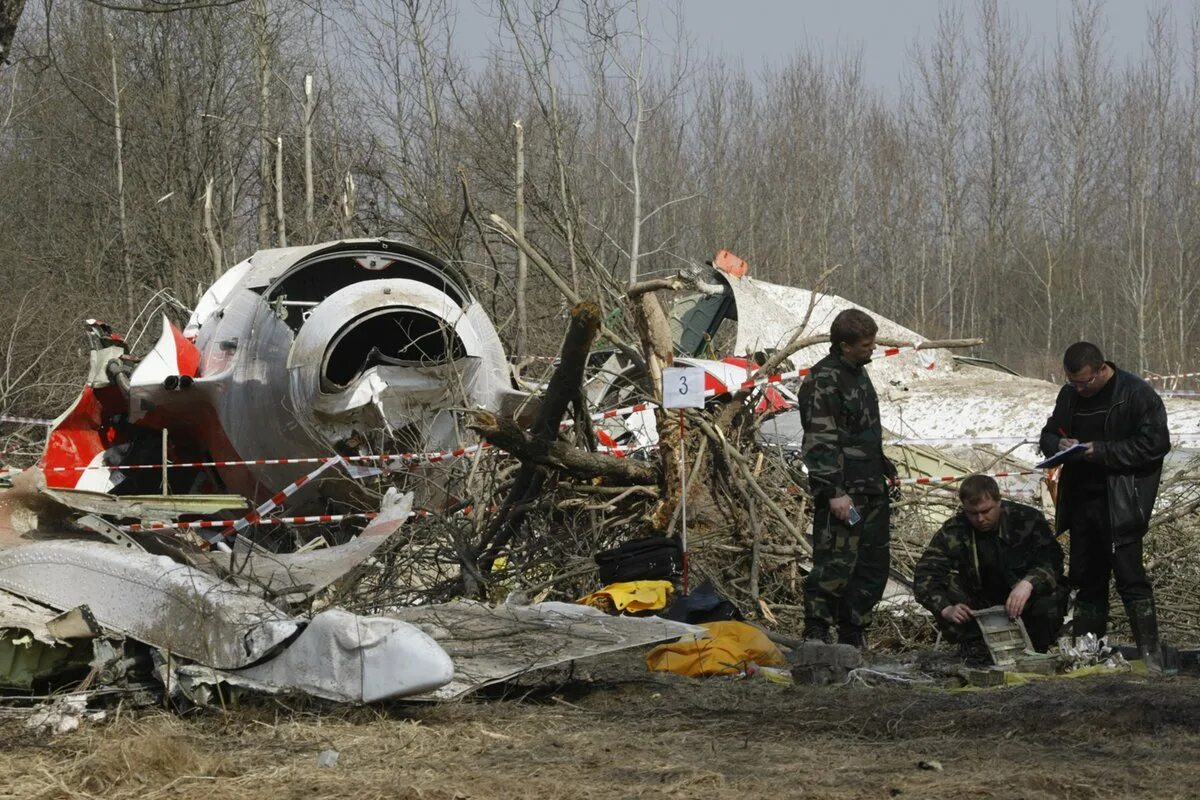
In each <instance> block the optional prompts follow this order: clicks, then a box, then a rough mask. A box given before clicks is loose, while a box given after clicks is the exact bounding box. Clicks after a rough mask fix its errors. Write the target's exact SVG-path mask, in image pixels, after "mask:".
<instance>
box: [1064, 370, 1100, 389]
mask: <svg viewBox="0 0 1200 800" xmlns="http://www.w3.org/2000/svg"><path fill="white" fill-rule="evenodd" d="M1099 377H1100V372H1099V371H1097V372H1096V374H1095V375H1093V376H1092V377H1090V378H1088V379H1087V380H1086V381H1073V380H1071V379H1070V378H1068V379H1067V384H1066V385H1067V386H1073V387H1074V388H1076V389H1086V388H1087V387H1089V386H1091V385H1092V384H1093V383H1095V382H1096V378H1099Z"/></svg>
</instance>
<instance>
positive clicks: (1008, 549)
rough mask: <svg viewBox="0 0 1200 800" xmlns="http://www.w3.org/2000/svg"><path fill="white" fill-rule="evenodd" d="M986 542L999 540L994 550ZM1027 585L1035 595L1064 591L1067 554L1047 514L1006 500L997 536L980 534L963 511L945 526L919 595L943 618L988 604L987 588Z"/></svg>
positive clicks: (922, 567)
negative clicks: (967, 605) (959, 606)
mask: <svg viewBox="0 0 1200 800" xmlns="http://www.w3.org/2000/svg"><path fill="white" fill-rule="evenodd" d="M986 537H999V539H998V541H997V540H993V541H994V542H995V547H990V546H989V547H985V545H990V544H991V542H985V538H986ZM989 553H990V554H994V555H996V556H997V557H998V562H997V561H992V559H991V558H989V555H988V554H989ZM994 570H998V571H1000V573H1001V574H999V575H998V574H995V572H993V571H994ZM985 573H986V574H985ZM1022 579H1024V580H1027V581H1029V582H1030V583H1032V584H1033V593H1034V594H1035V595H1039V594H1046V593H1049V592H1052V591H1054V590H1055V589H1056V588H1057V587H1059V586H1062V585H1063V584H1064V579H1063V553H1062V548H1061V547H1060V546H1059V544H1058V541H1057V540H1056V539H1055V538H1054V534H1053V533H1051V532H1050V524H1049V523H1048V522H1046V518H1045V517H1044V516H1042V512H1040V511H1038V510H1037V509H1036V508H1030V507H1029V506H1026V505H1021V504H1020V503H1014V502H1012V501H1010V500H1002V501H1000V523H999V525H998V526H997V528H996V530H994V531H988V532H979V531H976V530H975V529H974V528H972V527H971V525H970V523H969V522H967V518H966V515H964V514H963V513H962V512H961V511H960V512H958V513H957V514H955V515H954V516H953V517H951V518H950V519H948V520H946V522H945V523H943V525H942V527H941V528H939V529H938V532H937V533H935V534H934V535H933V539H932V540H931V541H930V542H929V545H928V546H927V547H926V548H925V552H924V553H922V554H921V558H920V560H919V561H918V562H917V568H916V571H915V572H914V573H913V593H914V594H915V595H916V598H917V602H918V603H920V604H921V605H923V606H925V608H927V609H929V611H930V612H931V613H933V614H934V616H937V615H938V614H940V613H941V610H942V609H943V608H945V607H946V606H949V605H954V604H955V603H959V602H968V601H969V600H970V599H973V598H980V599H982V597H983V595H985V594H986V592H985V585H987V584H992V585H994V584H996V583H1001V585H1003V586H1006V587H1012V586H1013V585H1015V584H1016V583H1017V582H1019V581H1020V580H1022Z"/></svg>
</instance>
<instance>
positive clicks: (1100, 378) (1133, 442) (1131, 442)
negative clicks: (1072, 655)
mask: <svg viewBox="0 0 1200 800" xmlns="http://www.w3.org/2000/svg"><path fill="white" fill-rule="evenodd" d="M1063 369H1064V371H1065V372H1066V375H1067V382H1066V384H1065V385H1064V386H1063V387H1062V390H1061V391H1059V393H1058V399H1057V401H1055V404H1054V413H1053V414H1051V415H1050V419H1049V420H1047V422H1046V427H1044V428H1043V429H1042V436H1041V449H1042V452H1043V453H1045V454H1046V455H1047V456H1051V455H1054V454H1055V453H1058V452H1060V451H1062V450H1066V449H1068V448H1070V447H1072V446H1073V445H1075V444H1077V443H1079V444H1083V445H1086V448H1085V449H1084V450H1083V451H1082V452H1081V453H1080V454H1079V455H1078V456H1075V457H1073V458H1072V459H1071V460H1068V461H1067V463H1066V464H1064V465H1063V472H1062V481H1061V484H1060V488H1059V494H1058V508H1057V527H1058V532H1059V533H1060V534H1061V533H1062V532H1063V531H1068V530H1069V531H1070V532H1071V551H1070V552H1071V567H1070V583H1071V586H1072V587H1073V588H1074V589H1075V590H1076V594H1075V610H1074V620H1073V623H1072V632H1073V633H1074V634H1075V635H1076V636H1079V635H1082V634H1085V633H1094V634H1096V635H1097V636H1103V635H1104V633H1105V631H1106V629H1107V626H1108V584H1109V576H1110V575H1111V576H1113V577H1115V578H1116V584H1117V593H1118V594H1119V595H1120V596H1121V601H1122V603H1123V604H1124V605H1125V613H1126V615H1127V616H1128V617H1129V624H1130V627H1131V628H1132V629H1133V635H1134V639H1135V640H1136V641H1137V645H1138V649H1139V651H1140V652H1141V653H1142V654H1143V655H1144V656H1150V657H1152V658H1156V657H1157V654H1158V617H1157V614H1156V611H1155V607H1154V591H1153V588H1152V587H1151V585H1150V579H1149V578H1148V577H1147V575H1146V568H1145V566H1144V565H1143V564H1142V537H1143V536H1145V534H1146V531H1147V530H1148V529H1149V526H1150V514H1151V512H1152V511H1153V510H1154V499H1155V496H1156V495H1157V494H1158V484H1159V479H1160V478H1161V476H1162V463H1163V457H1164V456H1165V455H1166V454H1167V452H1168V451H1169V450H1170V449H1171V441H1170V434H1169V432H1168V430H1167V411H1166V409H1165V408H1164V407H1163V402H1162V399H1161V398H1159V396H1158V393H1157V392H1155V391H1154V389H1153V388H1151V386H1150V385H1149V384H1148V383H1146V382H1145V381H1144V380H1142V379H1141V378H1139V377H1137V376H1136V375H1133V374H1130V373H1128V372H1125V371H1124V370H1122V369H1118V368H1117V366H1116V364H1114V363H1112V362H1111V361H1105V360H1104V356H1103V355H1102V354H1101V352H1100V349H1099V348H1098V347H1096V345H1094V344H1091V343H1090V342H1076V343H1075V344H1073V345H1071V346H1070V347H1068V348H1067V351H1066V353H1065V354H1064V356H1063Z"/></svg>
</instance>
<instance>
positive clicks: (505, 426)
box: [468, 411, 658, 485]
mask: <svg viewBox="0 0 1200 800" xmlns="http://www.w3.org/2000/svg"><path fill="white" fill-rule="evenodd" d="M468 427H470V428H471V430H473V431H476V432H478V433H479V434H480V435H481V436H483V438H485V439H487V440H488V441H489V442H491V443H492V444H494V445H495V446H496V447H499V448H500V449H501V450H504V451H506V452H508V453H511V454H512V455H513V456H515V457H516V458H518V459H520V460H521V461H523V462H527V463H533V464H537V465H539V466H543V467H553V468H554V469H559V470H562V471H563V472H566V473H568V474H570V475H571V476H572V477H575V478H580V479H583V480H588V479H590V478H605V479H607V480H609V481H611V482H613V483H616V484H623V485H625V484H633V485H649V484H656V483H658V470H656V469H654V468H653V467H651V466H650V465H648V464H646V463H644V462H641V461H631V460H630V459H628V458H616V457H614V456H610V455H605V454H604V453H592V452H589V451H587V450H581V449H580V448H578V447H575V446H573V445H571V444H569V443H567V442H562V441H552V442H550V443H549V444H546V443H543V442H539V441H538V440H537V439H535V438H534V437H533V436H531V435H530V434H529V433H526V432H525V431H523V430H521V426H520V425H518V424H517V423H515V422H513V421H512V420H511V419H503V418H501V417H497V416H496V415H495V414H493V413H492V412H490V411H475V412H472V414H471V420H470V422H469V423H468Z"/></svg>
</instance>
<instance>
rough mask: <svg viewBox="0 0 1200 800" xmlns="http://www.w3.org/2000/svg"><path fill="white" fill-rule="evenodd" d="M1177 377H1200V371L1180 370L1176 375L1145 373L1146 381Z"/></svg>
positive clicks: (1167, 379)
mask: <svg viewBox="0 0 1200 800" xmlns="http://www.w3.org/2000/svg"><path fill="white" fill-rule="evenodd" d="M1177 378H1200V372H1180V373H1179V374H1178V375H1157V374H1155V373H1153V372H1147V373H1146V380H1148V381H1169V380H1175V379H1177Z"/></svg>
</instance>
